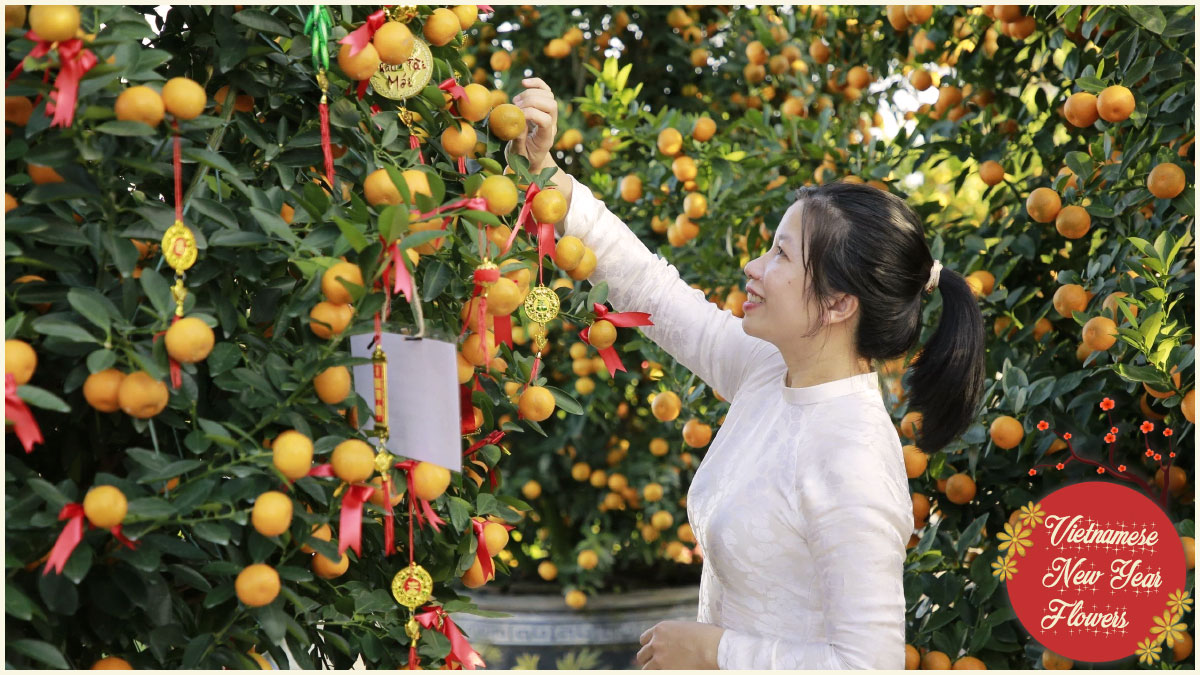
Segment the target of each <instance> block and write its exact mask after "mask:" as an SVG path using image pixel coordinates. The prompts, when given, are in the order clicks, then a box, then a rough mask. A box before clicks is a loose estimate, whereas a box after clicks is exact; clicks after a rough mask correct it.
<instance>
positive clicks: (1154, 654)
mask: <svg viewBox="0 0 1200 675" xmlns="http://www.w3.org/2000/svg"><path fill="white" fill-rule="evenodd" d="M1136 653H1137V657H1138V662H1139V663H1144V664H1146V665H1147V666H1152V665H1154V664H1155V662H1156V661H1158V659H1159V658H1160V656H1161V655H1162V647H1159V646H1158V642H1155V641H1154V639H1153V638H1146V639H1145V640H1142V641H1141V642H1139V643H1138V646H1137V652H1136Z"/></svg>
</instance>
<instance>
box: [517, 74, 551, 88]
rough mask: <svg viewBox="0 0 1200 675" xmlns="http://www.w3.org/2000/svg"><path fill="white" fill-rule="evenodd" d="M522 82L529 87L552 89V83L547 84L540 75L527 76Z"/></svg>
mask: <svg viewBox="0 0 1200 675" xmlns="http://www.w3.org/2000/svg"><path fill="white" fill-rule="evenodd" d="M521 84H523V85H525V87H526V88H527V89H544V90H546V91H550V85H548V84H546V82H545V80H543V79H542V78H540V77H526V78H523V79H522V80H521Z"/></svg>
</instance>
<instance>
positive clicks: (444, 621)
mask: <svg viewBox="0 0 1200 675" xmlns="http://www.w3.org/2000/svg"><path fill="white" fill-rule="evenodd" d="M416 619H417V622H418V623H420V624H421V626H422V627H423V628H425V629H426V630H436V631H438V632H440V633H441V634H442V635H445V636H446V637H447V638H449V640H450V653H449V654H447V655H446V665H448V666H449V665H453V664H454V663H458V664H460V665H462V667H463V669H464V670H475V668H476V667H477V666H479V667H483V666H484V663H483V658H482V657H480V656H479V653H478V652H476V651H475V649H474V648H473V647H471V643H470V642H467V638H466V637H465V636H464V635H463V634H462V631H460V630H459V629H458V626H456V625H454V621H453V620H451V619H450V615H449V614H447V613H446V610H444V609H442V608H441V607H440V606H436V605H435V606H433V607H430V608H428V609H426V610H425V611H423V612H421V613H420V614H417V615H416Z"/></svg>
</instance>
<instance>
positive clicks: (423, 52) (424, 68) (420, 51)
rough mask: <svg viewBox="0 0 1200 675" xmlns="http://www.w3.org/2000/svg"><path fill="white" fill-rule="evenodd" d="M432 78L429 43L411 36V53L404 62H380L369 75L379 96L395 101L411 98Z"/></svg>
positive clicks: (372, 85) (431, 54) (431, 57)
mask: <svg viewBox="0 0 1200 675" xmlns="http://www.w3.org/2000/svg"><path fill="white" fill-rule="evenodd" d="M432 78H433V52H431V51H430V50H429V43H428V42H426V41H424V40H422V39H421V38H419V37H416V36H414V37H413V50H412V55H411V56H409V57H408V60H407V61H405V62H404V63H400V64H396V65H392V64H390V63H380V64H379V72H377V73H375V74H374V75H373V76H371V87H372V88H373V89H375V93H377V94H379V95H380V96H383V97H386V98H390V99H393V100H396V101H403V100H404V99H406V98H412V97H413V96H416V95H417V94H419V93H420V92H421V90H422V89H424V88H425V85H427V84H429V80H430V79H432Z"/></svg>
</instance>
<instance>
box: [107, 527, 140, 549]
mask: <svg viewBox="0 0 1200 675" xmlns="http://www.w3.org/2000/svg"><path fill="white" fill-rule="evenodd" d="M108 531H109V532H112V536H114V537H116V538H117V541H119V542H121V544H122V545H124V546H125V547H127V548H130V549H136V548H137V542H135V541H131V540H130V539H129V538H128V537H126V536H125V534H124V533H123V532H121V526H120V525H113V526H112V527H111V528H109V530H108Z"/></svg>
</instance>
